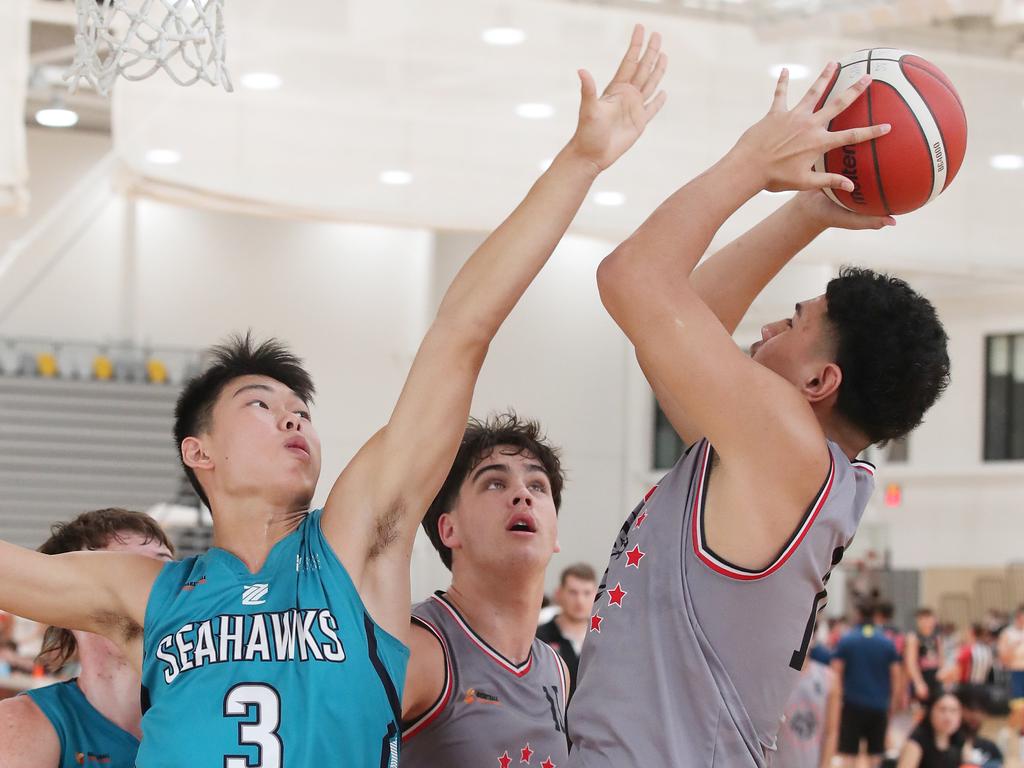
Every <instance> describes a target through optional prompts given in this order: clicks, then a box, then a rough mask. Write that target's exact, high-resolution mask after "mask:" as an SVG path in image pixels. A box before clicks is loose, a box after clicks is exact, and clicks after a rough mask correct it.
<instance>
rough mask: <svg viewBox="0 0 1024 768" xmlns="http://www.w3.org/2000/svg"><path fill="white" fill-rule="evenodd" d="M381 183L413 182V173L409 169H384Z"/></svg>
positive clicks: (400, 183)
mask: <svg viewBox="0 0 1024 768" xmlns="http://www.w3.org/2000/svg"><path fill="white" fill-rule="evenodd" d="M380 182H381V184H393V185H402V184H411V183H412V174H411V173H409V172H408V171H383V172H381V174H380Z"/></svg>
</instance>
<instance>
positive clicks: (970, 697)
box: [957, 684, 1003, 768]
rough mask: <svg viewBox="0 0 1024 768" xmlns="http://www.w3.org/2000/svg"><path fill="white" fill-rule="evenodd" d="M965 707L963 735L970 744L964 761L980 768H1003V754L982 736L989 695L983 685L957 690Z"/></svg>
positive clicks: (963, 686)
mask: <svg viewBox="0 0 1024 768" xmlns="http://www.w3.org/2000/svg"><path fill="white" fill-rule="evenodd" d="M957 696H959V697H960V704H961V706H962V707H963V726H962V730H963V735H964V739H965V741H967V743H968V749H967V752H966V753H965V755H964V760H965V763H966V764H967V765H971V766H977V767H978V768H1002V766H1003V753H1002V752H1001V751H1000V749H999V747H997V746H996V745H995V744H994V743H992V742H991V741H989V740H988V739H986V738H983V737H982V736H981V735H980V731H981V726H982V723H983V721H984V719H985V710H986V709H987V707H988V693H987V691H986V689H985V687H984V686H981V685H974V684H969V685H961V686H960V687H959V688H958V689H957Z"/></svg>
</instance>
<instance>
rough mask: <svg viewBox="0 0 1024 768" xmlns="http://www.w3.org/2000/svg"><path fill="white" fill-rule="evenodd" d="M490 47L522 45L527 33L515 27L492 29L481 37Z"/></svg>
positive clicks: (484, 32) (486, 30)
mask: <svg viewBox="0 0 1024 768" xmlns="http://www.w3.org/2000/svg"><path fill="white" fill-rule="evenodd" d="M481 37H482V38H483V41H484V42H485V43H487V44H488V45H520V44H521V43H522V42H523V41H524V40H525V39H526V33H525V32H524V31H523V30H521V29H516V28H515V27H491V28H490V29H485V30H484V31H483V34H482V35H481Z"/></svg>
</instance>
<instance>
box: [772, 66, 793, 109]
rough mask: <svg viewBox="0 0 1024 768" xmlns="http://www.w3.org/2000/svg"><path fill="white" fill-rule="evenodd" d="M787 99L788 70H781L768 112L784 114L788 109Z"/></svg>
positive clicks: (784, 68)
mask: <svg viewBox="0 0 1024 768" xmlns="http://www.w3.org/2000/svg"><path fill="white" fill-rule="evenodd" d="M788 99H789V70H788V69H786V67H783V68H782V71H781V72H780V73H779V79H778V81H777V82H776V83H775V95H774V96H773V97H772V106H771V108H770V109H769V110H768V111H769V112H785V111H786V109H788V104H787V101H788Z"/></svg>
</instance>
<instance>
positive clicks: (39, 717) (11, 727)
mask: <svg viewBox="0 0 1024 768" xmlns="http://www.w3.org/2000/svg"><path fill="white" fill-rule="evenodd" d="M60 760H61V745H60V738H59V737H58V736H57V731H56V730H55V729H54V727H53V725H52V724H51V723H50V721H49V720H48V719H47V718H46V715H44V714H43V713H42V712H41V711H40V709H39V707H37V706H36V705H35V703H34V702H33V701H32V699H30V698H29V697H28V696H15V697H14V698H12V699H7V700H6V701H2V702H0V765H2V766H4V768H57V767H58V766H59V765H60Z"/></svg>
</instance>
